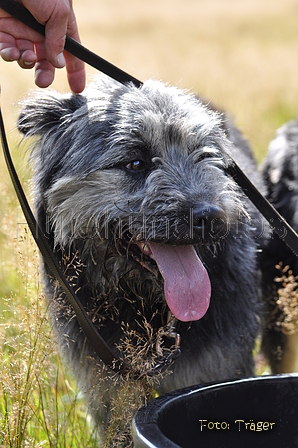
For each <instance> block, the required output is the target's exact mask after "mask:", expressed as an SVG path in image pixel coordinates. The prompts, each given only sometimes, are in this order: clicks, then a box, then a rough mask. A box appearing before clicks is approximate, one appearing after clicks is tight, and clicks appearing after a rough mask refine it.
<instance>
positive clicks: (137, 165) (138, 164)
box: [125, 160, 145, 172]
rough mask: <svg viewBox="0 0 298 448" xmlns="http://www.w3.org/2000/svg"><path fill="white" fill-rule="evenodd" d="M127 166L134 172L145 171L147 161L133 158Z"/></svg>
mask: <svg viewBox="0 0 298 448" xmlns="http://www.w3.org/2000/svg"><path fill="white" fill-rule="evenodd" d="M125 168H126V169H127V170H128V171H132V172H136V171H143V170H144V168H145V163H144V162H143V161H142V160H133V161H132V162H129V163H128V164H127V165H125Z"/></svg>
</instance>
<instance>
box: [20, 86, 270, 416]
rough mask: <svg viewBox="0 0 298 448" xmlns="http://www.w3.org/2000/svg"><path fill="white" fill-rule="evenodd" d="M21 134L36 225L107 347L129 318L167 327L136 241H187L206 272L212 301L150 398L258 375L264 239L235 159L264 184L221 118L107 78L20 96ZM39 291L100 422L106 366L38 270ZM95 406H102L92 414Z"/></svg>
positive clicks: (177, 95)
mask: <svg viewBox="0 0 298 448" xmlns="http://www.w3.org/2000/svg"><path fill="white" fill-rule="evenodd" d="M18 127H19V130H20V131H21V132H22V133H23V134H25V135H26V136H34V137H35V138H36V140H35V143H34V147H33V152H32V161H33V164H34V169H35V175H34V186H35V187H34V188H35V204H36V213H37V217H38V220H39V222H40V224H41V226H42V228H43V231H44V232H45V234H46V235H47V236H48V238H49V242H50V244H51V246H52V248H53V250H54V251H55V255H56V257H57V259H58V260H59V262H60V263H61V265H62V266H64V267H65V266H66V265H68V267H67V269H66V273H67V275H68V276H69V278H70V279H71V282H72V283H73V284H74V285H75V289H76V290H77V291H78V292H77V294H78V296H79V298H80V300H81V302H82V303H83V304H84V306H85V308H86V310H87V311H88V312H89V313H90V315H92V318H93V320H94V323H95V325H96V326H97V327H98V329H99V331H100V333H101V334H102V336H103V337H104V338H105V340H106V341H107V342H108V343H109V344H110V345H111V346H113V347H114V348H115V344H119V343H120V341H121V339H123V337H124V334H123V323H125V325H128V326H129V330H133V331H134V332H136V333H138V334H142V328H144V322H145V321H146V322H148V323H150V326H151V327H152V329H153V332H154V334H156V332H157V331H158V329H159V328H161V327H163V326H164V325H165V323H166V316H167V310H168V308H167V305H166V302H165V296H164V282H163V278H162V276H161V274H160V272H159V270H158V269H157V266H156V264H155V262H154V261H153V260H152V258H150V259H149V258H148V257H146V252H145V251H144V252H143V253H141V252H140V250H139V245H140V244H144V243H149V244H150V243H151V242H155V243H156V244H161V243H162V244H166V245H173V246H177V247H178V246H180V245H190V244H191V245H194V247H195V249H196V251H197V253H198V254H199V257H200V259H201V260H202V262H203V264H204V265H205V267H206V269H207V271H208V274H209V278H210V281H211V286H212V293H211V301H210V307H209V309H208V311H207V313H206V314H205V315H204V317H202V318H201V319H200V320H195V321H193V322H180V321H178V323H177V324H176V329H175V331H177V332H178V333H179V334H180V335H181V356H180V358H178V359H177V360H176V361H175V362H174V363H173V365H172V366H171V370H172V373H171V374H170V375H168V376H166V377H165V378H163V379H161V380H160V383H159V385H158V390H159V392H160V393H164V392H168V391H171V390H174V389H178V388H181V387H184V386H188V385H191V384H196V383H202V382H209V381H215V380H223V379H227V378H236V377H243V376H249V375H252V374H254V361H253V354H252V352H253V349H254V346H255V341H256V338H257V336H258V334H259V331H260V323H261V318H262V306H261V301H260V297H259V284H260V283H259V271H258V266H257V251H258V249H259V247H260V245H261V244H263V242H264V240H266V238H267V232H266V231H265V226H264V225H263V221H262V219H261V217H260V215H259V213H258V212H257V211H256V209H255V208H254V207H253V206H252V205H251V203H250V202H249V201H248V200H247V198H246V196H245V195H244V194H243V193H242V191H240V189H239V187H238V186H237V185H236V183H235V182H234V180H233V178H232V177H231V176H230V175H229V174H228V167H229V165H230V163H231V159H230V155H232V157H233V158H235V160H236V161H237V163H239V165H240V166H241V167H242V169H243V170H244V171H245V172H246V173H247V174H248V176H249V177H250V178H251V179H252V180H253V181H254V183H255V184H256V185H257V186H258V187H259V188H260V189H261V191H262V192H264V191H265V188H264V185H263V182H262V179H261V176H259V175H258V172H257V168H256V163H255V161H254V159H253V157H252V154H251V151H250V149H249V146H248V144H247V142H246V141H245V140H244V139H243V137H242V136H241V135H240V133H239V131H238V130H237V129H236V128H235V127H234V125H233V124H232V123H231V121H230V120H229V119H228V117H227V116H226V115H224V114H223V115H219V114H218V113H216V112H215V111H212V110H211V109H210V108H207V106H205V105H204V104H203V103H202V102H201V101H200V100H199V99H197V98H195V97H194V96H192V95H190V94H187V93H185V92H182V91H179V90H177V89H174V88H172V87H166V86H164V85H163V84H162V83H158V82H152V81H148V82H146V83H145V84H144V86H143V87H142V88H140V89H137V88H135V87H133V86H121V85H118V84H117V83H114V82H113V81H109V80H106V79H104V78H102V79H100V80H98V81H97V83H96V84H94V85H92V86H91V87H89V89H87V90H86V91H85V93H84V94H82V95H60V94H57V93H51V94H42V95H39V96H36V95H35V96H34V97H33V98H31V99H28V100H27V101H26V102H25V104H24V106H23V110H22V112H21V115H20V117H19V121H18ZM190 209H191V210H192V211H193V213H194V220H195V221H194V228H193V229H190V223H189V220H188V216H189V210H190ZM203 209H204V210H203ZM202 210H203V211H202ZM210 210H211V211H212V213H211V214H209V215H208V213H209V212H210ZM208 211H209V212H208ZM218 211H219V212H218ZM216 213H219V215H218V214H216ZM223 216H224V217H225V218H224V221H225V222H224V225H217V226H216V225H215V228H213V227H212V225H213V224H212V220H213V221H214V219H215V221H216V220H218V219H219V220H221V221H223ZM144 219H145V221H144ZM196 219H197V220H198V221H200V222H196ZM201 221H203V222H204V226H205V228H206V230H207V232H206V235H202V223H201ZM144 222H145V224H144ZM120 223H121V225H120ZM153 223H155V224H156V225H155V224H154V225H153ZM221 224H223V223H221ZM167 226H168V227H167ZM191 230H193V232H191ZM167 231H168V233H167ZM138 244H139V245H138ZM268 250H269V248H268ZM74 254H75V261H74V262H71V260H72V257H73V256H74ZM142 259H143V260H142ZM65 260H66V261H65ZM143 261H144V262H143ZM46 272H47V271H46ZM45 283H46V292H47V295H48V297H49V300H50V301H52V314H53V318H54V322H55V325H56V327H57V332H58V334H59V341H60V344H61V346H62V349H63V351H64V353H65V355H66V357H67V359H68V360H69V362H70V365H71V366H72V368H73V370H74V372H75V374H76V375H79V376H80V384H81V387H82V388H83V389H84V390H86V393H87V395H88V397H89V402H90V404H91V407H92V408H94V409H95V411H94V415H96V418H97V419H98V418H99V420H100V421H101V422H105V421H106V418H107V409H108V403H109V399H110V394H111V393H112V392H111V388H110V390H109V383H107V384H106V385H104V386H102V385H101V386H99V381H100V380H99V376H97V374H96V368H97V365H98V364H100V360H99V359H97V357H96V356H95V355H94V353H93V351H92V349H91V348H90V346H89V344H88V343H87V344H86V346H85V342H84V336H83V334H82V332H81V331H80V328H79V326H78V323H77V321H76V318H75V317H74V316H73V313H72V312H71V311H70V310H69V308H68V306H67V305H66V304H65V303H64V299H63V295H62V294H61V291H59V289H57V286H56V284H55V282H53V281H51V279H49V277H47V276H45ZM53 297H54V300H52V298H53ZM57 304H58V305H57ZM145 333H146V332H143V335H144V334H145ZM83 347H84V350H83ZM118 349H119V350H121V349H120V348H119V347H118ZM89 388H91V389H92V391H91V392H89ZM101 401H103V402H104V403H105V406H106V407H105V409H103V407H102V406H101V408H100V410H98V407H99V403H100V402H101Z"/></svg>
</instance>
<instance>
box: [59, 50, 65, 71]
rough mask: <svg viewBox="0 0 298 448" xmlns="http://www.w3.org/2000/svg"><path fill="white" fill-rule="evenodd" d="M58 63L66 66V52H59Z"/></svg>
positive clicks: (60, 65) (61, 66)
mask: <svg viewBox="0 0 298 448" xmlns="http://www.w3.org/2000/svg"><path fill="white" fill-rule="evenodd" d="M57 65H58V66H59V67H60V68H63V67H65V58H64V54H63V53H60V54H58V56H57Z"/></svg>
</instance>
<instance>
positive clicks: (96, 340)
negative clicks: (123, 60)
mask: <svg viewBox="0 0 298 448" xmlns="http://www.w3.org/2000/svg"><path fill="white" fill-rule="evenodd" d="M0 8H1V9H3V10H4V11H6V12H7V13H8V14H10V15H11V16H13V17H15V18H16V19H18V20H20V21H21V22H23V23H24V24H25V25H27V26H29V27H30V28H32V29H33V30H35V31H37V32H38V33H40V34H41V35H43V36H44V35H45V27H44V26H43V25H41V24H40V23H38V22H37V21H36V20H35V18H34V17H33V16H32V14H31V13H30V12H29V11H28V10H27V9H25V8H24V7H23V6H22V5H21V4H20V3H17V2H15V1H14V0H0ZM65 50H66V51H68V52H69V53H71V54H73V55H74V56H76V57H77V58H79V59H81V60H83V61H84V62H86V63H87V64H89V65H91V66H92V67H94V68H96V69H97V70H100V71H101V72H103V73H105V74H106V75H108V76H110V77H111V78H113V79H114V80H116V81H118V82H120V83H122V84H126V83H133V84H134V85H135V86H136V87H138V88H139V87H141V86H142V82H141V81H139V80H137V79H136V78H134V77H133V76H131V75H129V74H128V73H126V72H124V71H122V70H121V69H119V68H118V67H116V66H114V65H113V64H111V63H109V62H107V61H106V60H104V59H102V58H101V57H99V56H98V55H96V54H95V53H92V52H91V51H89V50H88V49H86V48H85V47H83V46H82V45H81V44H79V43H78V42H76V41H75V40H73V39H72V38H70V37H68V36H67V37H66V42H65ZM0 132H1V139H2V146H3V151H4V157H5V160H6V164H7V167H8V171H9V174H10V177H11V180H12V183H13V186H14V188H15V191H16V194H17V196H18V199H19V202H20V204H21V207H22V210H23V213H24V216H25V218H26V220H27V223H28V226H29V228H30V230H31V232H32V235H33V237H34V239H35V241H36V244H37V246H38V248H39V250H40V252H41V254H42V256H43V258H44V260H45V262H46V263H47V265H48V267H49V269H50V271H51V272H52V274H53V276H54V277H55V278H56V279H57V280H58V282H59V283H60V285H61V287H62V289H63V291H64V293H65V295H66V297H67V298H68V300H69V302H70V303H71V305H72V306H73V308H74V311H75V313H76V317H77V320H78V322H79V324H80V326H81V328H82V329H83V331H84V333H85V336H86V338H87V339H88V341H89V343H90V344H91V346H92V348H93V349H94V351H95V353H96V354H97V355H98V356H99V358H100V359H101V360H102V361H103V362H104V364H106V365H107V366H108V367H110V368H111V369H112V370H114V371H115V372H117V373H120V374H122V375H125V374H127V373H129V372H130V373H131V372H132V370H131V368H130V366H128V365H127V364H126V363H125V361H123V360H122V359H120V358H119V357H118V356H117V355H116V354H115V353H114V352H113V350H112V349H111V348H110V347H109V346H108V345H107V344H106V342H105V341H104V340H103V338H102V337H101V336H100V334H99V333H98V332H97V330H96V328H95V327H94V325H93V323H92V321H91V319H90V318H89V316H88V315H87V313H86V311H85V309H84V308H83V306H82V304H81V302H80V300H79V299H78V297H77V296H76V294H75V292H74V290H73V288H72V287H71V286H70V285H69V283H68V281H67V280H66V278H65V276H64V274H63V272H62V270H61V268H60V266H59V264H58V263H57V261H56V259H55V257H54V255H53V252H52V250H51V248H50V246H49V244H48V242H47V239H46V238H45V236H44V234H43V232H42V231H41V229H40V227H39V225H38V223H37V221H36V220H35V218H34V215H33V213H32V211H31V208H30V206H29V204H28V201H27V199H26V196H25V193H24V191H23V188H22V186H21V183H20V181H19V178H18V175H17V173H16V170H15V168H14V165H13V162H12V159H11V156H10V152H9V148H8V144H7V139H6V135H5V129H4V124H3V118H2V113H1V110H0ZM229 174H230V175H232V176H233V178H234V179H235V181H236V182H237V183H238V185H239V186H240V187H241V188H242V190H243V191H244V193H245V194H246V195H247V196H248V198H249V199H250V200H251V201H252V203H253V204H254V205H255V206H256V207H257V209H258V210H259V211H260V213H261V214H262V215H263V216H264V217H265V219H266V220H267V221H268V222H269V224H270V225H271V227H272V228H273V230H274V232H276V233H277V235H278V236H279V237H280V238H281V239H283V241H284V242H285V243H286V244H287V245H288V246H289V248H290V249H291V250H292V251H293V252H294V254H295V255H296V256H298V235H297V233H296V232H295V231H294V230H293V229H292V227H291V226H290V225H289V224H288V223H287V222H286V221H285V219H284V218H283V217H282V216H281V215H280V214H279V213H278V212H277V211H276V210H275V208H274V207H273V206H272V205H271V204H270V202H269V201H267V199H266V198H265V197H264V196H263V195H262V194H261V193H260V192H259V191H258V190H257V188H256V187H255V186H254V185H253V184H252V183H251V181H250V180H249V179H248V177H247V176H246V175H245V174H244V173H243V171H242V170H241V169H240V168H239V166H238V165H237V164H236V163H235V162H234V161H232V164H231V166H230V167H229ZM160 367H162V366H158V369H160ZM132 373H133V376H134V377H139V376H140V374H139V372H132Z"/></svg>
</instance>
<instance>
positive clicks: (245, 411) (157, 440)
mask: <svg viewBox="0 0 298 448" xmlns="http://www.w3.org/2000/svg"><path fill="white" fill-rule="evenodd" d="M133 438H134V444H135V447H136V448H145V447H150V448H174V447H176V448H177V447H183V448H190V447H191V448H267V447H270V448H294V447H298V374H295V375H277V376H264V377H257V378H248V379H244V380H236V381H229V382H224V383H220V384H209V385H207V386H202V385H201V386H197V387H192V388H187V389H181V390H178V391H175V392H173V393H171V394H168V395H164V396H161V397H159V398H157V399H155V400H152V401H151V402H150V403H149V404H148V406H146V407H144V408H142V409H140V410H139V411H138V412H137V414H136V415H135V418H134V421H133Z"/></svg>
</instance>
